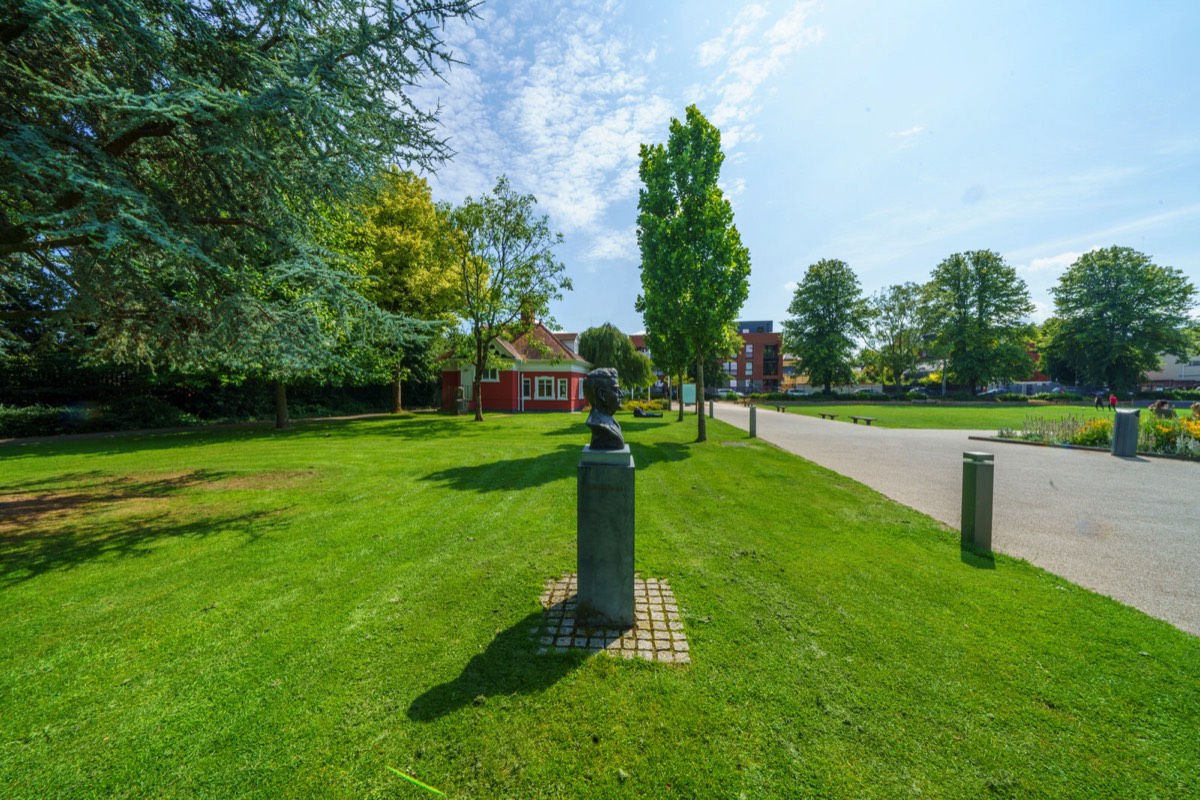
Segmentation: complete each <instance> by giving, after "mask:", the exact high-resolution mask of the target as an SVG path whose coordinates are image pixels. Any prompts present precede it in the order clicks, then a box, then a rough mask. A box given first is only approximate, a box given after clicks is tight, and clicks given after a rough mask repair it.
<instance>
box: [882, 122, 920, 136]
mask: <svg viewBox="0 0 1200 800" xmlns="http://www.w3.org/2000/svg"><path fill="white" fill-rule="evenodd" d="M924 130H925V126H924V125H913V126H912V127H911V128H908V129H906V130H902V131H892V132H891V133H889V134H888V136H899V137H901V138H907V137H909V136H916V135H917V134H918V133H921V132H923V131H924Z"/></svg>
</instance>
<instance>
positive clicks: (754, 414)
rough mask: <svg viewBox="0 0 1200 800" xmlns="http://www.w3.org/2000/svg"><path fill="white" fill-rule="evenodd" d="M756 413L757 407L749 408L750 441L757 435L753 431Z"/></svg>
mask: <svg viewBox="0 0 1200 800" xmlns="http://www.w3.org/2000/svg"><path fill="white" fill-rule="evenodd" d="M757 411H758V407H757V406H750V438H751V439H753V438H754V437H755V436H757V435H758V434H757V432H756V430H755V422H756V421H757V414H756V413H755V412H757Z"/></svg>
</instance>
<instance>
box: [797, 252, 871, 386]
mask: <svg viewBox="0 0 1200 800" xmlns="http://www.w3.org/2000/svg"><path fill="white" fill-rule="evenodd" d="M788 313H789V314H791V315H792V316H791V318H790V319H787V320H785V321H784V323H783V347H784V349H785V350H787V351H788V352H790V353H792V354H793V355H795V356H796V365H797V367H799V368H800V369H801V370H803V371H804V372H805V373H807V374H808V377H809V381H810V382H811V383H812V384H813V385H814V386H816V385H820V386H824V387H825V391H826V392H829V391H832V389H833V385H834V384H835V383H839V384H840V383H850V382H852V381H853V380H854V355H855V347H856V343H855V342H856V338H857V337H861V336H865V335H866V333H867V326H868V323H869V321H870V316H871V311H870V307H869V306H868V305H867V302H866V300H864V299H863V296H862V289H861V288H860V287H859V284H858V277H857V276H856V275H855V274H854V271H853V270H852V269H850V267H849V266H847V264H846V262H844V261H838V260H837V259H828V258H823V259H821V260H820V261H818V262H817V263H816V264H813V265H811V266H810V267H809V268H808V271H807V272H805V273H804V280H802V281H801V282H800V285H799V286H797V287H796V293H795V295H793V297H792V302H791V304H790V305H789V306H788Z"/></svg>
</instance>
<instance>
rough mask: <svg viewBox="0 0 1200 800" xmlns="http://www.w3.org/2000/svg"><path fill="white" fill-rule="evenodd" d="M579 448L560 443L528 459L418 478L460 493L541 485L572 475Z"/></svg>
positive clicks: (503, 461) (453, 468)
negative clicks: (554, 447) (548, 450)
mask: <svg viewBox="0 0 1200 800" xmlns="http://www.w3.org/2000/svg"><path fill="white" fill-rule="evenodd" d="M579 451H580V448H579V447H575V446H573V445H569V444H561V445H559V446H558V447H557V448H556V449H554V450H552V451H550V452H548V453H542V454H540V455H536V456H529V457H528V458H508V459H504V460H501V461H491V462H488V463H486V464H471V465H468V466H463V467H450V468H448V469H442V470H438V471H437V472H431V473H429V474H428V475H425V476H424V477H422V478H421V479H420V480H422V481H430V482H433V483H440V484H443V485H444V486H446V487H447V488H449V489H457V490H459V491H463V492H500V491H511V490H514V489H528V488H531V487H534V486H541V485H543V484H547V483H550V482H552V481H556V480H560V479H562V478H563V477H566V476H572V477H573V476H574V475H575V465H576V463H577V462H578V461H579Z"/></svg>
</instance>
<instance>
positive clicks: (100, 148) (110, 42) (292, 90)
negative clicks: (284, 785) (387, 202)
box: [0, 0, 475, 374]
mask: <svg viewBox="0 0 1200 800" xmlns="http://www.w3.org/2000/svg"><path fill="white" fill-rule="evenodd" d="M474 5H475V3H474V2H473V0H445V1H444V2H435V1H434V0H412V2H393V1H392V0H354V1H353V2H351V0H330V2H316V0H270V1H269V2H268V0H261V1H259V2H255V0H237V1H236V2H227V1H225V0H208V1H207V2H150V1H149V0H105V1H104V2H99V1H98V0H79V1H77V2H72V1H71V0H13V2H8V3H6V4H5V13H4V14H3V19H2V21H0V120H3V122H2V123H0V259H4V262H3V269H2V270H0V295H3V296H2V297H0V302H3V303H4V304H5V305H6V306H8V305H10V304H9V303H8V299H9V297H10V295H11V292H12V291H13V287H19V288H20V289H21V290H22V291H25V292H31V293H33V294H35V295H37V296H40V297H47V298H53V300H54V303H53V306H52V307H49V308H37V309H32V310H30V309H12V312H13V313H25V314H28V313H36V314H38V315H40V316H41V317H42V318H43V319H44V320H46V321H47V322H46V324H47V327H48V328H50V329H52V330H53V331H55V334H54V335H56V336H62V337H69V336H72V335H75V336H76V338H77V341H80V342H84V343H86V344H87V345H89V348H90V349H91V352H92V354H93V357H94V358H95V359H99V360H109V361H116V362H126V363H129V362H140V363H157V364H166V365H168V366H177V367H183V368H189V369H192V368H196V369H200V368H207V367H211V366H213V365H220V366H222V367H224V368H229V369H238V368H240V366H239V365H244V364H247V363H263V364H267V363H272V362H279V363H284V362H287V361H290V360H293V359H294V360H295V361H297V362H298V363H308V364H311V363H315V362H318V361H321V360H322V358H323V355H322V354H321V352H320V350H321V349H322V348H325V347H326V346H327V345H328V342H329V338H330V336H333V335H334V333H333V331H334V328H338V332H337V334H336V336H337V337H344V336H345V335H346V328H345V326H340V328H339V325H338V323H339V321H340V320H341V321H344V319H345V318H347V317H349V316H353V317H355V318H357V319H358V320H359V322H360V323H361V322H363V321H365V320H367V319H368V318H369V317H370V316H371V315H370V314H365V315H364V314H361V313H359V311H361V310H362V309H359V308H357V306H358V304H359V302H360V300H361V295H360V294H359V293H358V292H357V290H356V286H355V276H354V275H353V273H352V271H350V270H348V269H346V268H345V266H344V265H343V264H341V263H339V260H338V259H337V258H336V257H335V256H334V255H333V254H331V253H330V252H328V251H327V250H326V249H325V248H322V247H320V246H317V245H316V244H315V243H314V241H313V237H312V221H313V219H314V218H315V217H317V216H319V215H320V213H321V212H322V209H323V208H324V207H325V206H327V205H328V204H337V203H346V202H351V201H353V199H354V198H355V196H356V192H357V191H358V190H359V188H360V184H361V181H362V177H361V176H364V175H374V174H377V173H378V172H379V171H380V170H381V169H382V168H383V167H384V166H385V165H386V164H389V163H397V162H398V163H412V164H419V165H422V166H433V165H435V164H436V163H437V162H439V161H440V160H442V159H443V158H445V157H446V156H447V155H448V154H449V151H448V150H447V148H446V146H445V144H444V143H443V142H442V141H441V140H440V139H439V138H438V137H437V134H436V132H435V125H436V119H435V118H434V116H433V115H432V114H431V113H429V112H428V111H425V110H423V109H421V108H419V107H417V106H416V105H415V104H414V103H413V102H412V101H411V99H410V98H409V93H408V90H409V89H410V88H411V87H413V86H415V85H416V84H418V83H420V82H421V81H423V80H425V79H426V78H427V77H428V76H430V75H437V74H440V73H441V71H442V70H443V69H445V68H446V67H448V66H449V65H450V64H451V63H452V61H453V58H452V56H451V55H450V52H449V50H448V49H447V48H446V46H445V45H444V43H443V40H442V37H441V35H440V33H439V29H440V28H441V27H442V26H443V25H444V24H445V23H447V22H448V21H450V20H452V19H455V18H468V17H471V16H473V7H474ZM339 306H340V307H343V310H338V307H339ZM331 326H332V327H331ZM264 344H265V345H266V347H267V349H266V350H262V349H260V350H258V351H255V350H254V348H259V347H260V346H261V345H264ZM273 354H274V355H273ZM276 355H277V356H278V358H276ZM282 372H284V373H288V374H291V373H292V372H293V370H292V369H290V368H289V369H284V370H282Z"/></svg>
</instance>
